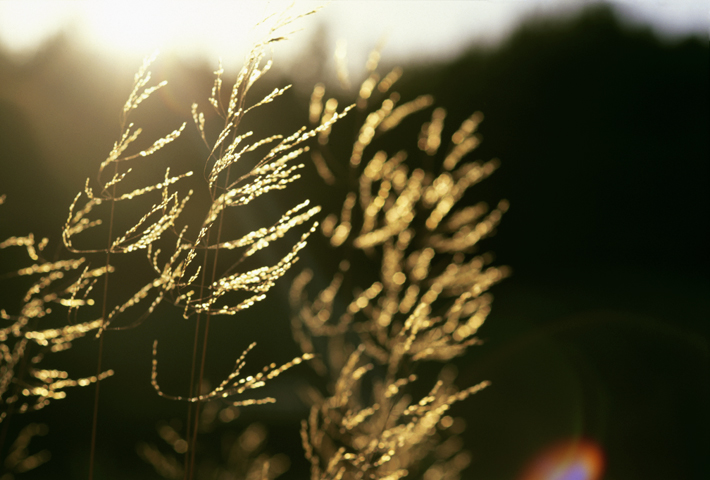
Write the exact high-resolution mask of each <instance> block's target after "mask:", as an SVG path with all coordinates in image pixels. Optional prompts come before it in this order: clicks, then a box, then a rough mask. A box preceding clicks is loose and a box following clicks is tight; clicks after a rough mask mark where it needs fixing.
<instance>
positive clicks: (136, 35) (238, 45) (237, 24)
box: [0, 0, 710, 64]
mask: <svg viewBox="0 0 710 480" xmlns="http://www.w3.org/2000/svg"><path fill="white" fill-rule="evenodd" d="M291 3H292V2H285V1H272V2H268V5H267V2H263V1H259V2H254V1H224V0H222V1H215V0H207V1H202V2H194V1H193V2H188V1H180V0H169V1H158V0H153V1H145V0H142V1H136V0H123V1H120V2H114V1H102V2H87V1H62V0H50V1H47V0H0V46H1V47H2V48H4V49H5V50H8V51H10V52H12V54H14V55H16V56H18V57H22V56H26V55H31V54H32V52H33V51H35V50H36V49H37V47H38V46H40V45H41V44H42V43H43V42H44V41H46V40H47V39H49V38H51V37H52V36H53V35H56V34H57V33H58V32H60V31H62V30H70V31H72V32H74V33H78V34H79V35H80V38H81V39H82V40H81V41H82V44H83V45H85V46H86V48H89V49H95V50H98V51H99V52H101V53H102V54H108V55H113V56H115V57H116V58H121V57H124V58H125V59H126V60H130V61H131V62H134V58H135V57H138V58H141V57H144V56H145V55H148V54H150V53H152V52H153V51H154V50H155V49H160V50H169V51H177V52H178V53H179V54H180V55H181V56H183V57H186V58H188V59H206V60H208V61H210V62H213V61H214V60H215V59H216V58H219V57H222V58H224V59H225V62H226V63H227V62H229V61H233V60H241V58H243V56H244V54H245V53H246V45H248V44H249V43H248V42H249V39H250V35H252V36H253V35H254V33H253V32H252V26H253V25H254V24H255V23H256V22H257V21H258V20H259V19H261V18H263V17H264V16H265V15H266V14H267V13H268V12H269V11H273V10H278V9H280V8H283V6H284V5H290V4H291ZM593 3H599V2H598V1H595V0H587V1H578V0H525V1H523V0H465V1H453V0H448V1H446V0H445V1H441V0H439V1H423V0H418V1H399V0H359V1H337V0H336V1H332V2H314V1H300V2H296V6H295V7H294V8H295V10H296V11H306V10H308V9H311V8H313V7H317V6H319V5H325V7H324V8H323V9H322V10H321V11H319V12H318V14H317V15H316V16H315V17H309V18H308V19H305V20H302V21H301V23H300V24H299V27H301V28H308V29H311V28H312V26H313V25H314V23H317V22H318V21H320V22H323V23H324V24H326V25H327V26H328V29H327V31H328V35H329V40H330V42H331V43H332V44H335V42H337V41H340V42H341V44H342V45H346V46H347V52H348V57H349V58H350V61H351V62H354V63H357V64H362V63H364V62H363V61H362V59H364V58H365V57H366V55H367V53H368V52H369V51H370V50H371V49H372V48H373V47H375V46H376V45H378V44H379V43H380V42H381V41H384V42H385V43H384V49H383V55H386V56H387V58H388V59H390V60H392V61H404V60H409V59H417V58H423V59H426V58H434V57H437V58H442V57H453V56H455V55H456V54H457V53H459V52H460V51H462V50H463V49H465V48H466V47H467V46H468V45H470V44H471V43H472V42H474V41H477V42H479V43H484V44H495V43H496V42H499V41H500V40H502V39H504V38H505V36H506V34H508V33H509V32H510V31H511V30H512V29H514V28H515V26H516V25H518V24H519V23H520V22H521V21H522V20H523V19H525V18H526V17H528V16H530V15H548V14H556V15H566V14H570V13H574V12H576V11H578V10H579V9H580V8H582V7H584V6H585V5H588V4H593ZM607 3H609V2H607ZM611 3H612V4H613V5H615V6H616V7H617V9H618V11H620V12H621V13H623V15H624V17H625V19H626V20H628V21H629V22H632V23H636V24H646V25H650V26H651V27H652V28H653V29H654V30H655V31H657V32H659V33H660V34H662V35H665V36H670V37H673V36H679V35H684V34H688V33H695V34H701V35H708V29H709V25H710V3H708V1H707V0H674V1H666V0H623V1H622V0H618V1H614V2H611ZM308 40H309V36H308V35H307V34H303V33H300V34H299V33H296V34H294V36H293V41H292V42H291V43H290V45H287V46H285V47H280V48H285V50H286V52H285V55H289V49H293V50H298V49H300V48H302V47H303V45H304V44H305V43H306V42H307V41H308Z"/></svg>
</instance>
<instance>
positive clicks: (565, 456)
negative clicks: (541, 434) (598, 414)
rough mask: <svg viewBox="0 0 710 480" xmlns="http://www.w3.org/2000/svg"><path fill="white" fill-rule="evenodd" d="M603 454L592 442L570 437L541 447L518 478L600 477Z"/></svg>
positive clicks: (584, 479)
mask: <svg viewBox="0 0 710 480" xmlns="http://www.w3.org/2000/svg"><path fill="white" fill-rule="evenodd" d="M603 467H604V456H603V454H602V451H601V449H600V448H599V446H597V445H596V444H595V443H592V442H590V441H586V440H578V439H575V440H569V441H566V442H564V443H562V444H558V445H555V446H553V447H552V448H548V449H547V450H545V451H543V452H542V454H540V455H538V456H537V458H535V459H534V460H533V461H532V462H531V463H530V465H529V467H528V468H527V470H526V471H525V474H524V475H523V476H522V477H521V480H599V479H600V478H601V474H602V470H603Z"/></svg>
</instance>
